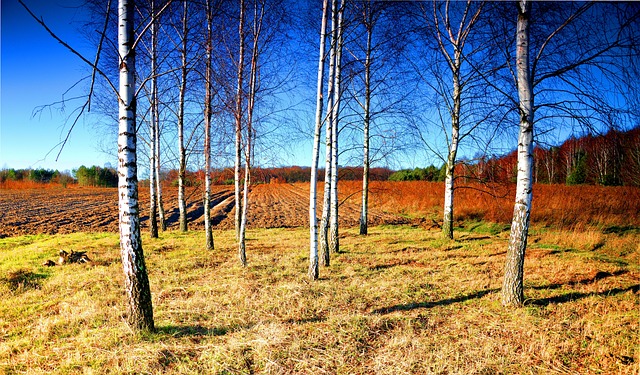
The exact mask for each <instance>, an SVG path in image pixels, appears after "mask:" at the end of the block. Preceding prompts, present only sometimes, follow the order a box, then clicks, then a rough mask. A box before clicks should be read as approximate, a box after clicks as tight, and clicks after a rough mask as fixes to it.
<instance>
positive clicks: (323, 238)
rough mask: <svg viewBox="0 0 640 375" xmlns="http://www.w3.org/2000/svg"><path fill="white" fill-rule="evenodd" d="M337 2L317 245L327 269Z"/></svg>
mask: <svg viewBox="0 0 640 375" xmlns="http://www.w3.org/2000/svg"><path fill="white" fill-rule="evenodd" d="M337 24H338V0H331V46H330V52H329V79H328V85H327V91H328V93H327V118H326V123H327V126H326V128H325V164H324V189H323V190H324V195H323V198H322V218H321V220H320V229H319V243H320V264H321V265H322V266H325V267H329V265H330V263H331V255H330V254H331V252H330V251H329V217H330V212H331V158H332V155H333V154H332V152H331V150H332V142H331V139H332V134H333V122H334V121H333V114H334V111H333V107H334V106H335V104H336V102H335V85H334V76H335V68H336V49H337V45H338V34H337V33H338V27H337Z"/></svg>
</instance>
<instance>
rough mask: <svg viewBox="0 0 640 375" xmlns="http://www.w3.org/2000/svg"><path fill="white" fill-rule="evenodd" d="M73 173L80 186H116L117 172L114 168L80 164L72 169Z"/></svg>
mask: <svg viewBox="0 0 640 375" xmlns="http://www.w3.org/2000/svg"><path fill="white" fill-rule="evenodd" d="M73 175H74V176H75V177H76V179H77V181H78V185H80V186H99V187H116V186H118V172H117V171H116V170H115V169H114V168H101V167H98V166H95V165H94V166H92V167H89V168H87V167H85V166H84V165H82V166H80V168H78V169H74V170H73Z"/></svg>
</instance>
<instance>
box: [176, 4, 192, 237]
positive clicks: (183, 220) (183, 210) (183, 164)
mask: <svg viewBox="0 0 640 375" xmlns="http://www.w3.org/2000/svg"><path fill="white" fill-rule="evenodd" d="M188 4H189V3H188V1H187V0H184V2H183V14H182V51H181V54H182V66H181V68H180V73H181V74H180V99H179V100H180V103H179V108H178V157H179V162H178V163H179V167H178V208H179V211H180V218H179V223H180V231H181V232H186V231H188V230H189V228H188V224H187V202H186V197H185V192H184V189H185V178H186V173H187V151H186V149H185V146H184V110H185V94H186V91H187V52H188V51H187V34H188V33H189V28H188V23H187V10H188V7H189V6H188Z"/></svg>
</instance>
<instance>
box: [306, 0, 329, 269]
mask: <svg viewBox="0 0 640 375" xmlns="http://www.w3.org/2000/svg"><path fill="white" fill-rule="evenodd" d="M327 4H328V0H324V1H323V2H322V23H321V26H320V53H319V57H318V79H317V92H316V117H315V130H314V134H313V155H312V157H311V178H310V182H309V271H308V273H307V274H308V276H309V279H311V280H317V279H318V276H319V269H318V228H317V226H318V218H317V216H316V203H317V197H318V193H317V188H318V159H319V158H320V133H321V130H322V101H323V100H322V91H323V90H324V87H323V83H324V53H325V40H326V33H327Z"/></svg>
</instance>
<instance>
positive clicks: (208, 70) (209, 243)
mask: <svg viewBox="0 0 640 375" xmlns="http://www.w3.org/2000/svg"><path fill="white" fill-rule="evenodd" d="M206 12H207V42H206V43H207V44H206V53H207V54H206V67H205V79H204V80H205V97H204V232H205V246H206V247H207V250H213V249H214V246H213V230H212V228H211V101H212V92H211V91H212V89H213V87H212V82H211V75H212V67H211V56H212V42H213V41H212V33H213V14H212V12H211V0H207V3H206Z"/></svg>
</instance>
